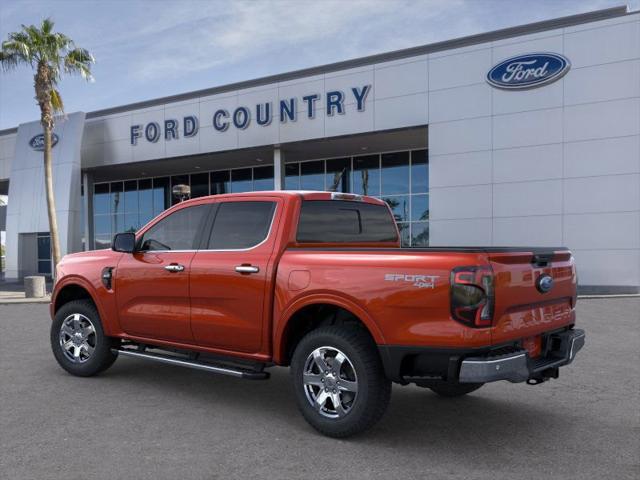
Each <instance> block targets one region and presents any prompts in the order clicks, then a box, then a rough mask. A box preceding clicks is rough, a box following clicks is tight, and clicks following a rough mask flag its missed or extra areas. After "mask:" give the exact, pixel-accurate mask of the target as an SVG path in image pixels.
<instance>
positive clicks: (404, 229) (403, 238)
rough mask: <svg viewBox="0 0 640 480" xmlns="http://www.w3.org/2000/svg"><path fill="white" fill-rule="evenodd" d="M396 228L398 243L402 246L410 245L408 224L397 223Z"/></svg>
mask: <svg viewBox="0 0 640 480" xmlns="http://www.w3.org/2000/svg"><path fill="white" fill-rule="evenodd" d="M398 230H399V231H400V243H401V245H402V246H403V247H409V246H410V245H411V238H410V236H409V224H408V223H398Z"/></svg>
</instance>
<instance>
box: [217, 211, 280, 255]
mask: <svg viewBox="0 0 640 480" xmlns="http://www.w3.org/2000/svg"><path fill="white" fill-rule="evenodd" d="M275 206H276V204H275V203H274V202H225V203H222V204H221V205H220V208H219V209H218V212H217V213H216V219H215V222H214V224H213V229H212V231H211V237H210V238H209V243H208V248H209V249H210V250H233V249H242V248H251V247H254V246H256V245H258V244H259V243H260V242H262V241H263V240H264V239H265V238H267V234H268V233H269V227H270V226H271V220H272V218H273V212H274V210H275Z"/></svg>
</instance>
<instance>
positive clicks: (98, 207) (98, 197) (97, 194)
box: [93, 183, 110, 214]
mask: <svg viewBox="0 0 640 480" xmlns="http://www.w3.org/2000/svg"><path fill="white" fill-rule="evenodd" d="M93 189H94V195H93V212H94V213H96V214H101V213H110V207H109V184H108V183H101V184H97V185H94V187H93Z"/></svg>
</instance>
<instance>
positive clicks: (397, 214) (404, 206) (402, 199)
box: [382, 195, 409, 222]
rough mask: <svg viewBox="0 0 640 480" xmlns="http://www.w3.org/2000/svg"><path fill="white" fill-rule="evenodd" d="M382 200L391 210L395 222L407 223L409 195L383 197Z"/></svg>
mask: <svg viewBox="0 0 640 480" xmlns="http://www.w3.org/2000/svg"><path fill="white" fill-rule="evenodd" d="M382 199H383V200H384V201H385V202H387V204H388V205H389V207H390V208H391V211H392V212H393V217H394V218H395V219H396V222H407V221H409V195H401V196H396V197H383V198H382Z"/></svg>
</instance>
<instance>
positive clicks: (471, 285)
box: [451, 266, 495, 328]
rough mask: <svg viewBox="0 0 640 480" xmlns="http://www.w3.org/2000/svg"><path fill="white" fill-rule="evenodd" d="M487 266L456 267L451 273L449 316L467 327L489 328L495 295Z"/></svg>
mask: <svg viewBox="0 0 640 480" xmlns="http://www.w3.org/2000/svg"><path fill="white" fill-rule="evenodd" d="M493 282H494V280H493V271H492V270H491V268H490V267H488V266H482V267H477V266H472V267H458V268H454V269H453V270H452V271H451V316H452V317H453V319H454V320H457V321H458V322H460V323H463V324H465V325H467V326H469V327H476V328H482V327H490V326H491V324H492V323H493V309H494V305H495V294H494V288H493Z"/></svg>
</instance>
